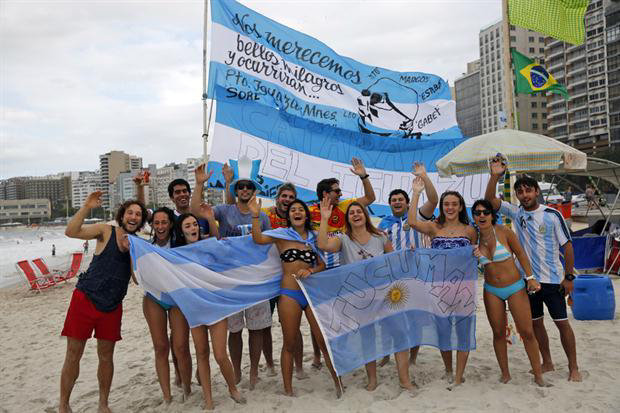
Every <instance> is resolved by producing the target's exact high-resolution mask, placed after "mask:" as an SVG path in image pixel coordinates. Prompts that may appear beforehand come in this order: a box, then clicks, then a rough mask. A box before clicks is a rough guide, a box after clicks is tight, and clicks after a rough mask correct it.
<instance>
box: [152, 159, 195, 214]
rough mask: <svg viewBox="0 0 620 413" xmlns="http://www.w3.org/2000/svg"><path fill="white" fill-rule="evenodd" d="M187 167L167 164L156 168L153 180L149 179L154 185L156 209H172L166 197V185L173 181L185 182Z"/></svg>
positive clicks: (170, 201) (170, 202) (171, 203)
mask: <svg viewBox="0 0 620 413" xmlns="http://www.w3.org/2000/svg"><path fill="white" fill-rule="evenodd" d="M187 178H188V176H187V165H186V164H183V163H181V164H178V163H169V164H166V165H164V166H162V167H161V168H157V173H156V175H155V179H154V180H153V177H151V181H154V185H155V197H156V198H157V206H158V207H163V206H165V207H168V208H172V209H174V203H173V202H172V200H171V199H170V196H168V185H169V184H170V182H172V181H174V180H175V179H185V180H186V181H187Z"/></svg>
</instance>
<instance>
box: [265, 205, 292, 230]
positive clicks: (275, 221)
mask: <svg viewBox="0 0 620 413" xmlns="http://www.w3.org/2000/svg"><path fill="white" fill-rule="evenodd" d="M262 211H263V212H264V213H265V214H267V217H268V218H269V222H270V223H271V229H276V228H287V227H288V222H286V218H280V216H279V215H278V213H277V212H276V207H274V206H273V207H269V208H262Z"/></svg>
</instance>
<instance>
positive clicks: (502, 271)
mask: <svg viewBox="0 0 620 413" xmlns="http://www.w3.org/2000/svg"><path fill="white" fill-rule="evenodd" d="M471 213H472V216H473V217H474V222H475V224H476V226H477V227H478V230H479V231H480V240H479V244H478V246H477V247H476V248H475V249H474V255H476V257H478V261H479V263H480V265H481V266H482V267H484V307H485V309H486V312H487V318H488V319H489V324H491V329H492V330H493V349H494V350H495V356H496V357H497V363H498V364H499V368H500V370H501V372H502V376H501V378H500V381H501V382H502V383H508V382H509V381H510V378H511V377H510V371H509V370H508V348H507V345H506V303H508V308H509V309H510V313H511V314H512V318H513V319H514V321H515V324H516V326H517V331H518V332H519V335H520V336H521V339H522V340H523V344H524V346H525V351H526V352H527V356H528V358H529V359H530V363H531V365H532V372H533V373H534V381H535V382H536V384H538V385H539V386H542V387H544V386H546V384H545V381H544V380H543V373H542V367H541V364H540V353H539V351H538V342H537V341H536V336H535V335H534V327H533V325H532V312H531V310H530V301H529V299H528V297H527V294H526V292H527V293H528V294H535V293H537V292H538V291H539V290H540V284H539V283H538V281H536V279H534V275H532V267H531V265H530V260H529V259H528V257H527V255H525V251H524V250H523V247H522V246H521V243H520V242H519V240H518V239H517V236H516V234H515V233H514V232H512V231H511V230H510V229H509V228H507V227H505V226H503V225H499V224H497V216H496V215H495V212H494V211H493V206H492V205H491V202H489V201H487V200H486V199H479V200H478V201H476V202H474V205H473V206H472V207H471ZM513 255H514V256H516V257H517V259H518V260H519V263H520V264H521V268H523V271H524V273H525V274H526V277H525V280H526V281H523V278H522V277H521V274H519V270H518V269H517V266H516V264H515V260H514V258H513Z"/></svg>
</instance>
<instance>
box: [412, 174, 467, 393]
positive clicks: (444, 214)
mask: <svg viewBox="0 0 620 413" xmlns="http://www.w3.org/2000/svg"><path fill="white" fill-rule="evenodd" d="M422 191H424V181H423V180H422V178H420V177H417V178H416V179H414V180H413V194H412V196H411V203H410V204H409V219H408V222H409V225H410V226H411V227H412V228H413V229H415V230H416V231H419V232H421V233H423V234H426V235H428V236H429V237H430V238H431V248H438V249H452V248H459V247H466V246H468V245H473V244H475V243H476V242H477V240H478V235H477V234H476V230H475V229H474V228H473V227H472V226H470V225H469V218H468V217H467V210H466V207H465V200H464V199H463V197H462V196H461V194H459V193H458V192H456V191H446V192H444V193H443V194H441V198H440V199H439V218H438V219H437V220H436V221H419V220H418V201H419V199H420V194H421V193H422ZM440 351H441V358H442V359H443V363H444V367H445V369H446V374H445V376H444V377H446V378H447V379H448V381H449V382H451V381H452V351H451V350H446V351H443V350H441V349H440ZM468 357H469V351H461V350H458V351H457V352H456V375H455V377H454V385H455V386H458V385H460V384H461V383H463V381H464V380H463V373H464V372H465V366H466V365H467V358H468ZM450 388H451V387H450Z"/></svg>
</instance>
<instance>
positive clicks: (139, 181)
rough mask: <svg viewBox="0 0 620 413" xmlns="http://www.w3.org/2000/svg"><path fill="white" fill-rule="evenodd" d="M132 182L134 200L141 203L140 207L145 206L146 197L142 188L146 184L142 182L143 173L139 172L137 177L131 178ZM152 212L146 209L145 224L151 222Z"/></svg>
mask: <svg viewBox="0 0 620 413" xmlns="http://www.w3.org/2000/svg"><path fill="white" fill-rule="evenodd" d="M133 182H134V184H136V198H137V199H138V201H140V202H142V205H146V195H145V194H144V187H145V186H146V183H145V182H144V172H140V173H139V174H138V175H136V176H134V177H133ZM151 215H152V212H151V210H150V209H147V217H146V220H147V222H151V218H152V217H151Z"/></svg>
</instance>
